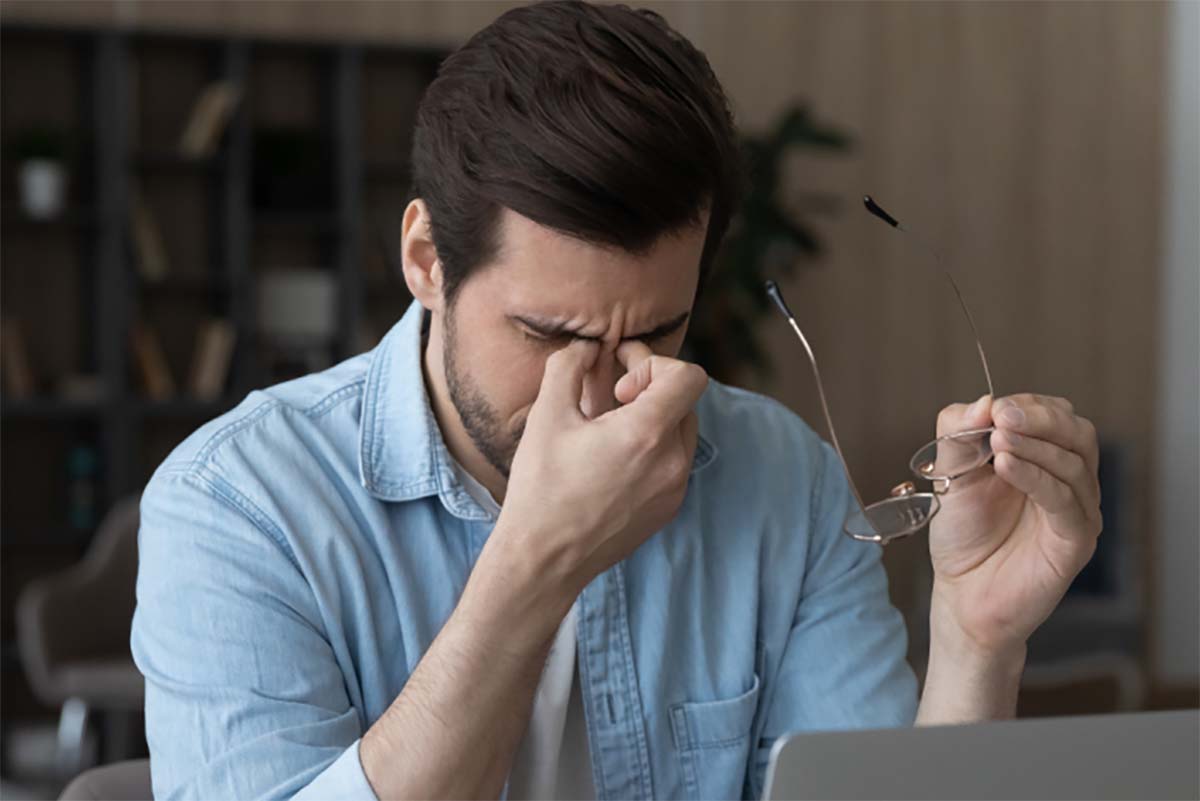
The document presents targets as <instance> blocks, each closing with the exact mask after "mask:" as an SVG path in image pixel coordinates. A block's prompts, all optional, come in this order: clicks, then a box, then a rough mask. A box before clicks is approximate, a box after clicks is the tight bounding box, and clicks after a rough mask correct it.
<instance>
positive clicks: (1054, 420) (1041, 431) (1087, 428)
mask: <svg viewBox="0 0 1200 801" xmlns="http://www.w3.org/2000/svg"><path fill="white" fill-rule="evenodd" d="M1068 405H1069V402H1068V401H1064V400H1062V399H1061V398H1057V399H1055V398H1051V399H1046V400H1043V399H1042V397H1041V396H1038V395H1011V396H1009V397H1006V398H1001V399H1000V400H998V401H996V406H995V409H994V411H995V414H994V415H993V416H994V418H995V420H996V427H997V428H1001V429H1004V430H1006V431H1016V432H1017V433H1018V434H1024V435H1025V436H1029V437H1034V438H1036V439H1041V440H1045V441H1047V442H1053V443H1054V444H1056V445H1058V446H1060V447H1063V448H1066V449H1067V450H1070V451H1074V452H1075V453H1077V454H1079V455H1080V456H1081V457H1083V461H1084V463H1085V464H1086V465H1087V466H1088V471H1089V472H1092V473H1094V472H1096V469H1097V467H1098V465H1099V463H1100V450H1099V446H1098V444H1097V441H1096V427H1095V426H1093V425H1092V422H1091V421H1090V420H1087V419H1086V418H1083V417H1080V416H1078V415H1076V414H1075V413H1074V412H1072V411H1067V408H1068ZM1071 408H1073V407H1071Z"/></svg>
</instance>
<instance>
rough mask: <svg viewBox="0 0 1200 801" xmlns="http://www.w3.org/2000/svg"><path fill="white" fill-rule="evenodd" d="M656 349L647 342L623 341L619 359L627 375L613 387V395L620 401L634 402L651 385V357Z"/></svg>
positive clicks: (619, 347)
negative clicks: (651, 347) (652, 348)
mask: <svg viewBox="0 0 1200 801" xmlns="http://www.w3.org/2000/svg"><path fill="white" fill-rule="evenodd" d="M653 356H654V351H652V350H650V346H649V345H647V344H646V343H645V342H638V341H636V340H634V341H630V342H623V343H621V344H620V345H619V346H618V347H617V361H619V362H620V363H621V365H622V366H623V367H624V368H625V370H626V372H625V375H623V376H621V378H620V379H619V380H618V381H617V384H616V386H615V387H613V395H615V396H616V398H617V401H618V402H620V403H632V402H633V400H634V398H636V397H637V396H638V395H640V394H642V390H644V389H645V388H646V387H648V386H650V359H651V357H653Z"/></svg>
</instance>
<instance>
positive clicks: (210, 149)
mask: <svg viewBox="0 0 1200 801" xmlns="http://www.w3.org/2000/svg"><path fill="white" fill-rule="evenodd" d="M241 96H242V90H241V88H240V87H239V86H238V85H237V84H235V83H232V82H230V81H217V82H215V83H211V84H209V85H208V86H206V87H205V88H204V91H203V92H201V93H200V97H198V98H197V99H196V103H195V105H193V106H192V113H191V115H190V116H189V117H188V121H187V125H186V126H185V127H184V129H183V134H182V136H180V138H179V151H180V152H181V153H182V154H183V155H185V156H188V157H190V158H207V157H208V156H211V155H212V154H213V153H215V152H216V150H217V144H218V143H219V142H220V141H221V134H223V133H224V132H225V127H226V126H227V125H228V124H229V120H230V119H232V118H233V112H234V109H236V108H237V104H238V101H239V100H241Z"/></svg>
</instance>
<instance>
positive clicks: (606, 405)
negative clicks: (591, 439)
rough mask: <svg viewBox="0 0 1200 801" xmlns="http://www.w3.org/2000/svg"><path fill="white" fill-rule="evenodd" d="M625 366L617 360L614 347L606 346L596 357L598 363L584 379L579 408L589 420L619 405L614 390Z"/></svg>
mask: <svg viewBox="0 0 1200 801" xmlns="http://www.w3.org/2000/svg"><path fill="white" fill-rule="evenodd" d="M624 373H625V368H624V367H623V366H622V365H621V363H620V362H619V361H617V354H616V350H615V349H614V348H608V347H606V348H604V350H603V351H602V352H601V353H600V354H599V355H598V356H597V357H596V364H595V365H594V366H593V367H592V369H591V370H589V371H588V373H587V375H586V376H584V379H583V395H582V397H581V399H580V401H579V409H580V411H581V412H583V416H584V417H586V418H588V419H589V420H591V419H594V418H596V417H599V416H600V415H602V414H604V413H605V412H607V411H611V410H612V409H613V408H615V407H616V405H617V399H616V398H615V397H614V395H613V390H614V389H615V387H616V385H617V381H618V379H620V377H621V376H622V375H623V374H624Z"/></svg>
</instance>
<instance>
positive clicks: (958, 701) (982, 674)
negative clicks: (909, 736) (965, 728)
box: [916, 607, 1026, 726]
mask: <svg viewBox="0 0 1200 801" xmlns="http://www.w3.org/2000/svg"><path fill="white" fill-rule="evenodd" d="M1025 651H1026V649H1025V646H1024V644H1021V645H1016V646H1011V647H1008V648H1005V649H1003V650H998V651H991V650H986V651H985V650H982V649H980V648H979V647H978V646H976V645H974V644H972V643H970V642H969V641H967V640H966V639H965V638H963V637H961V636H960V635H959V634H958V632H957V631H956V629H955V627H954V626H953V624H952V623H949V622H947V621H946V620H945V618H944V617H943V616H942V615H940V614H939V610H938V609H937V608H936V607H935V609H934V611H933V613H932V614H931V616H930V643H929V666H928V670H927V671H926V674H925V689H924V692H923V693H922V694H921V704H920V706H919V707H918V709H917V720H916V723H917V725H918V726H937V725H946V724H953V723H970V722H974V721H981V720H1004V719H1008V718H1013V717H1016V713H1017V693H1018V691H1019V689H1020V685H1021V673H1022V671H1023V670H1024V668H1025Z"/></svg>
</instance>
